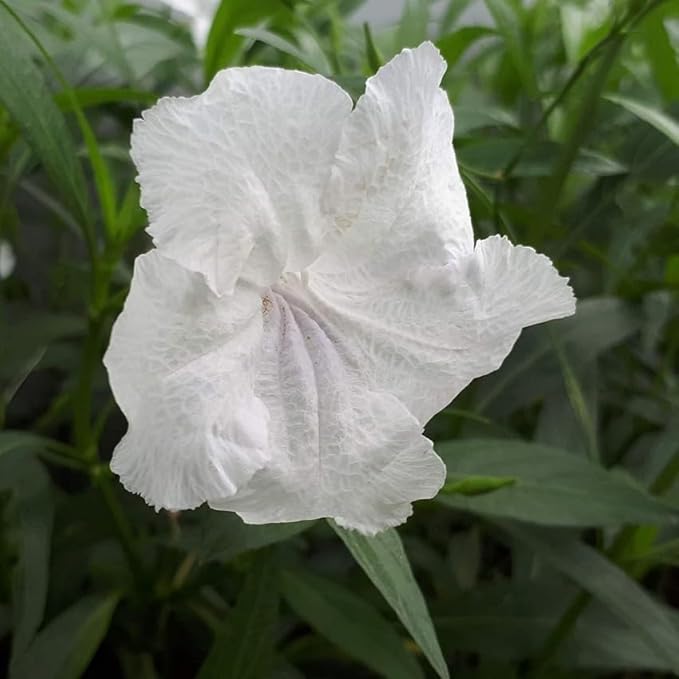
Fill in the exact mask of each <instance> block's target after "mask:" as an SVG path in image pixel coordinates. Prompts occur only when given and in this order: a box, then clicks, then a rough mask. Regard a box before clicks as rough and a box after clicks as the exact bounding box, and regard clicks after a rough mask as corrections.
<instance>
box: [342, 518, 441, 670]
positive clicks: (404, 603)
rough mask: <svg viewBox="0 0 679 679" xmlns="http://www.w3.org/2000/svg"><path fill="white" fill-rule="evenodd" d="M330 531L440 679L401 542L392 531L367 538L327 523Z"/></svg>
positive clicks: (432, 635) (429, 626) (437, 652)
mask: <svg viewBox="0 0 679 679" xmlns="http://www.w3.org/2000/svg"><path fill="white" fill-rule="evenodd" d="M329 523H330V525H331V526H332V528H333V530H334V531H335V533H337V535H339V537H340V538H341V540H342V542H344V544H345V545H346V547H347V549H348V550H349V551H350V552H351V554H352V555H353V557H354V559H356V561H357V562H358V564H359V565H360V566H361V568H362V569H363V570H364V571H365V573H366V575H367V576H368V577H369V578H370V580H371V581H372V582H373V584H374V585H375V587H377V589H378V590H379V591H380V592H381V593H382V596H384V598H385V599H386V600H387V602H388V603H389V605H390V606H391V607H392V608H393V609H394V612H395V613H396V615H397V616H398V617H399V619H400V620H401V622H402V623H403V625H404V627H405V628H406V629H407V630H408V632H410V634H411V635H412V637H413V639H414V640H415V642H417V644H418V645H419V647H420V648H421V649H422V652H423V653H424V655H425V656H426V657H427V660H429V662H430V664H431V666H432V667H433V668H434V669H435V670H436V672H437V673H438V675H439V676H440V677H442V678H443V679H448V677H449V674H448V668H447V666H446V662H445V660H444V658H443V653H442V652H441V647H440V646H439V642H438V639H437V637H436V632H435V630H434V625H433V623H432V621H431V617H430V616H429V611H428V610H427V605H426V603H425V600H424V597H423V596H422V592H421V591H420V588H419V586H418V584H417V582H416V581H415V577H414V576H413V572H412V570H411V568H410V563H409V562H408V557H407V556H406V553H405V550H404V549H403V544H402V543H401V538H400V537H399V535H398V533H397V532H396V531H395V530H394V529H388V530H385V531H382V532H381V533H378V534H377V535H375V536H374V537H371V538H367V537H365V536H363V535H360V534H359V533H356V532H355V531H349V530H346V529H344V528H341V527H340V526H338V525H337V524H336V523H334V522H332V521H331V522H329Z"/></svg>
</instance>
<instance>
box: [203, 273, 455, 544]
mask: <svg viewBox="0 0 679 679" xmlns="http://www.w3.org/2000/svg"><path fill="white" fill-rule="evenodd" d="M310 302H311V299H310V297H309V296H308V292H307V291H306V289H305V287H304V285H303V284H302V282H301V281H300V280H299V279H298V278H296V277H287V280H286V281H285V282H284V283H283V284H281V285H279V286H276V287H275V288H274V289H273V290H272V291H271V292H270V293H269V294H268V295H267V297H266V298H265V305H264V309H265V313H264V341H263V343H262V351H261V354H260V356H259V360H258V365H259V369H258V373H257V378H256V386H255V392H256V393H257V396H258V397H259V398H260V399H261V400H262V401H263V402H264V403H265V404H266V406H267V410H268V413H269V432H270V437H271V442H272V446H273V453H272V458H271V462H270V464H269V465H267V466H266V467H265V468H263V469H261V470H259V471H258V472H256V473H255V474H254V476H253V477H252V479H251V480H250V481H249V482H248V483H247V484H246V485H245V486H244V487H243V489H242V490H241V491H240V492H238V493H237V494H236V495H234V496H232V497H229V498H226V499H224V500H220V501H214V500H213V501H211V502H210V504H211V506H212V507H214V508H218V509H229V510H232V511H236V512H238V514H240V516H241V517H242V518H243V520H245V521H246V522H248V523H272V522H281V521H298V520H301V519H305V518H306V519H308V518H320V517H333V518H335V519H336V520H337V521H338V523H340V524H341V525H345V526H348V527H351V528H357V529H359V530H361V531H362V532H364V533H375V532H377V531H379V530H382V529H384V528H387V527H390V526H395V525H398V524H400V523H402V522H403V521H404V520H405V519H406V518H407V517H408V516H409V515H410V513H411V511H412V508H411V505H410V503H411V501H413V500H417V499H422V498H430V497H433V496H434V495H435V494H436V492H437V491H438V490H439V488H440V487H441V485H442V483H443V481H444V477H445V468H444V466H443V463H442V462H441V460H440V458H439V457H438V456H437V455H436V454H435V453H434V452H433V449H432V444H431V441H429V440H428V439H426V438H425V437H424V436H422V426H421V425H420V424H419V423H418V422H417V420H416V419H415V418H414V417H413V416H412V415H411V414H410V413H409V412H408V410H407V409H406V408H405V406H404V405H403V404H402V403H400V402H399V401H398V399H396V398H394V396H392V395H391V394H389V393H387V392H384V391H375V390H372V389H371V388H370V387H369V385H367V384H366V382H365V380H364V379H363V376H362V374H361V366H359V365H355V364H353V361H352V359H351V349H350V347H346V346H344V345H343V340H342V338H341V336H335V335H330V334H328V332H327V330H326V328H324V327H323V325H322V323H321V322H319V321H318V320H317V312H316V310H315V309H314V308H313V307H312V306H311V304H310Z"/></svg>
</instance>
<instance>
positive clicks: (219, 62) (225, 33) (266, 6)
mask: <svg viewBox="0 0 679 679" xmlns="http://www.w3.org/2000/svg"><path fill="white" fill-rule="evenodd" d="M283 9H284V5H283V3H282V2H281V0H258V2H252V0H222V2H221V4H220V5H219V7H218V8H217V11H216V12H215V15H214V19H213V21H212V28H211V29H210V33H209V35H208V39H207V44H206V46H205V57H204V61H203V70H204V73H205V80H206V81H208V82H209V81H210V80H212V78H213V76H214V75H215V73H217V71H218V70H219V69H220V68H224V67H225V66H229V65H231V63H232V61H233V60H234V58H235V56H236V54H237V53H238V50H239V49H240V48H241V46H242V44H243V37H242V36H240V35H236V29H238V28H245V27H247V26H254V25H256V24H258V23H261V22H264V21H265V20H267V19H268V18H270V17H271V16H272V15H273V14H274V13H276V12H278V11H281V10H283Z"/></svg>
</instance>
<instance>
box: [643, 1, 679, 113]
mask: <svg viewBox="0 0 679 679" xmlns="http://www.w3.org/2000/svg"><path fill="white" fill-rule="evenodd" d="M663 19H664V17H663V13H662V12H659V11H657V10H656V11H655V12H651V13H650V14H649V15H648V16H647V17H646V19H644V21H643V23H642V24H641V26H640V27H639V30H640V33H641V37H642V40H643V43H644V48H645V51H646V57H647V58H648V62H649V64H650V66H651V71H652V73H653V77H654V78H655V81H656V83H657V84H658V87H659V88H660V91H661V92H662V94H663V97H664V98H665V101H667V102H668V103H671V102H675V101H677V100H679V62H678V60H677V53H676V51H675V49H674V47H673V46H672V42H671V41H670V37H669V35H668V33H667V29H666V28H665V23H664V20H663Z"/></svg>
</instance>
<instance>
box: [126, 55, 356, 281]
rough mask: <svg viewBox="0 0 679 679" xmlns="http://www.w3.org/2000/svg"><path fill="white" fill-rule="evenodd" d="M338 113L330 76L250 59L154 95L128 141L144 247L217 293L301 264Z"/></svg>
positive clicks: (313, 230)
mask: <svg viewBox="0 0 679 679" xmlns="http://www.w3.org/2000/svg"><path fill="white" fill-rule="evenodd" d="M350 111H351V98H350V97H349V95H347V94H346V93H345V92H344V91H343V90H342V89H341V88H339V87H338V86H337V85H335V84H334V83H333V82H331V81H330V80H327V79H326V78H323V77H322V76H318V75H309V74H307V73H301V72H298V71H284V70H282V69H276V68H262V67H251V68H233V69H227V70H225V71H222V72H220V73H219V74H217V76H216V77H215V78H214V80H213V81H212V83H211V84H210V87H209V88H208V89H207V90H206V92H204V93H203V94H201V95H198V96H196V97H191V98H176V97H168V98H164V99H161V100H160V101H159V102H158V103H157V104H156V105H155V106H154V107H153V108H151V109H150V110H148V111H146V112H145V113H144V116H143V119H139V120H137V121H135V125H134V130H133V134H132V150H131V155H132V159H133V160H134V162H135V164H136V166H137V169H138V170H139V176H138V182H139V185H140V187H141V200H142V205H143V206H144V208H145V209H146V210H147V212H148V214H149V220H150V225H149V229H148V231H149V233H150V234H151V235H152V236H153V241H154V243H155V245H156V246H157V247H159V248H161V249H162V250H163V254H164V255H165V256H166V257H169V258H171V259H174V260H176V261H177V262H178V263H179V264H181V265H182V266H184V267H185V268H187V269H189V270H191V271H196V272H199V273H202V274H204V275H205V277H206V279H207V281H208V284H209V285H210V287H211V288H212V289H213V290H214V291H215V292H218V293H224V294H228V293H230V292H232V291H233V289H234V288H235V285H236V282H237V281H238V280H239V278H243V279H244V280H246V281H248V282H251V283H255V284H258V285H261V286H267V285H271V284H272V283H274V282H275V281H276V280H277V279H278V278H279V276H280V275H281V273H282V272H284V271H301V270H302V269H303V268H304V267H306V266H307V265H308V264H309V263H311V261H313V260H314V259H315V258H316V256H317V255H318V251H319V246H320V242H321V240H322V239H323V237H324V236H325V234H326V233H327V231H328V229H329V228H330V223H329V221H328V219H327V218H326V216H325V215H324V214H323V213H322V211H321V199H320V198H321V192H322V190H323V189H324V187H325V185H326V184H327V181H328V177H329V175H330V169H331V163H332V160H333V158H334V155H335V152H336V150H337V145H338V143H339V135H340V132H341V129H342V125H343V123H344V121H345V119H346V117H347V116H348V115H349V113H350Z"/></svg>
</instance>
